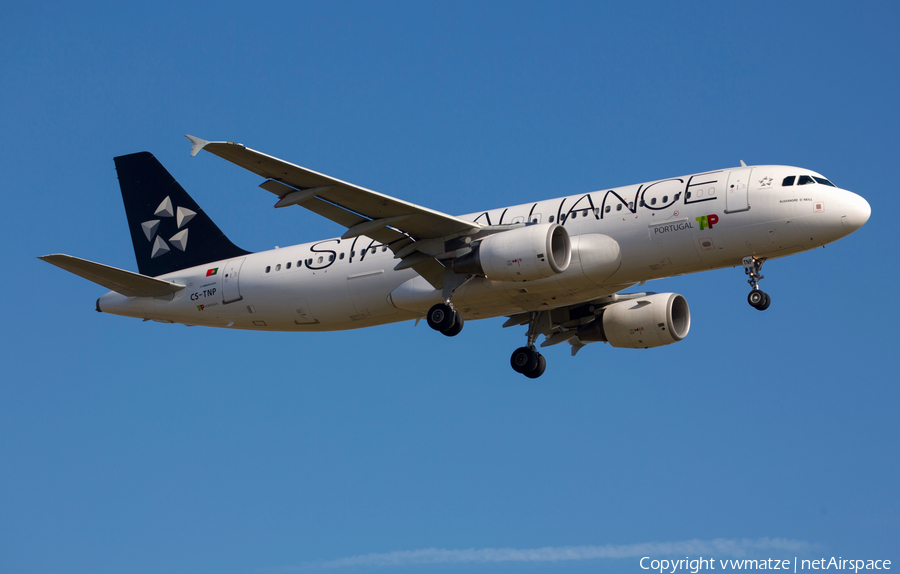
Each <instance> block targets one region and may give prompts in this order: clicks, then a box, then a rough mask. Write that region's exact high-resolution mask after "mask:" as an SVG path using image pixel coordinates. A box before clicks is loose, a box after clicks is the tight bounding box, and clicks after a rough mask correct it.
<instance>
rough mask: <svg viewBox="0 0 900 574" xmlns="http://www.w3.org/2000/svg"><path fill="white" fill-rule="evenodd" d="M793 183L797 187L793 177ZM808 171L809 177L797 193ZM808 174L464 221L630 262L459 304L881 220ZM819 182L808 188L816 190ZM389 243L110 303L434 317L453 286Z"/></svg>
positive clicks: (769, 175)
mask: <svg viewBox="0 0 900 574" xmlns="http://www.w3.org/2000/svg"><path fill="white" fill-rule="evenodd" d="M792 176H793V177H794V180H793V182H792V185H788V186H785V185H783V183H784V182H785V180H786V179H787V178H790V177H792ZM801 177H804V178H808V179H806V180H805V181H804V184H803V185H798V184H797V180H798V179H800V178H801ZM817 179H818V180H820V181H827V180H824V178H823V177H822V176H821V175H819V174H817V173H815V172H811V171H809V170H805V169H802V168H794V167H786V166H756V167H747V168H738V169H726V170H719V171H712V172H705V173H700V174H694V175H689V176H683V177H677V178H671V179H666V180H661V181H655V182H650V183H645V184H638V185H631V186H626V187H619V188H615V189H609V190H602V191H596V192H592V193H587V194H579V195H571V196H567V197H562V198H557V199H550V200H544V201H539V202H535V203H525V204H521V205H516V206H512V207H507V208H499V209H493V210H490V211H485V212H481V213H472V214H468V215H464V216H461V217H462V218H463V219H467V220H471V221H473V222H475V223H483V224H487V225H504V224H525V223H531V224H534V223H544V222H547V223H554V222H558V223H559V224H561V225H563V226H564V227H565V229H566V230H567V231H568V233H569V236H570V237H571V238H572V241H573V256H574V257H578V258H579V259H581V258H582V257H586V254H585V252H584V250H583V249H579V245H578V244H579V243H580V241H579V240H580V238H582V236H584V237H587V238H590V236H593V235H602V236H606V237H609V238H612V239H613V240H614V241H615V243H616V244H617V245H618V248H619V250H620V254H619V257H618V258H617V259H618V260H619V264H618V265H616V266H615V268H611V267H610V266H605V267H601V268H598V269H590V268H589V269H587V270H586V271H585V270H584V269H583V268H582V266H581V265H579V261H574V260H573V262H572V264H571V265H570V266H569V268H568V269H566V271H564V272H562V273H560V274H558V275H554V276H552V277H548V278H543V279H538V280H535V281H525V282H512V281H494V280H492V279H491V278H489V277H478V278H475V279H474V280H472V281H469V282H468V283H466V284H465V285H463V286H462V287H461V288H460V289H459V290H458V291H457V292H456V293H455V294H454V296H453V302H454V304H455V305H456V307H457V308H458V309H459V310H460V311H461V312H462V314H463V315H464V316H465V317H466V318H467V319H468V318H472V319H481V318H488V317H498V316H504V315H512V314H515V313H521V312H523V311H535V310H540V309H546V308H549V307H559V306H564V305H572V304H575V303H581V302H585V301H590V300H593V299H596V298H598V297H602V296H604V295H608V294H610V293H614V292H616V291H619V290H621V289H623V288H627V287H628V286H631V285H634V284H637V283H640V282H644V281H649V280H651V279H658V278H662V277H671V276H673V275H683V274H686V273H694V272H698V271H705V270H709V269H718V268H723V267H733V266H736V265H740V264H741V260H742V258H743V257H745V256H747V255H754V256H756V257H758V258H770V259H771V258H776V257H783V256H785V255H790V254H793V253H798V252H801V251H806V250H809V249H813V248H816V247H820V246H823V245H825V244H827V243H830V242H832V241H835V240H837V239H840V238H841V237H843V236H845V235H848V234H849V233H851V232H853V231H855V230H856V229H858V228H859V227H860V226H862V224H863V223H865V221H866V220H867V219H868V213H869V207H868V204H867V203H866V202H865V200H864V199H862V198H861V197H860V196H858V195H856V194H854V193H852V192H849V191H846V190H843V189H839V188H836V187H834V186H832V185H830V184H826V183H819V181H816V180H817ZM807 181H808V182H809V183H807ZM396 265H397V259H395V258H394V253H393V252H392V251H390V250H389V249H388V247H387V245H385V244H382V243H379V242H377V241H375V240H373V239H369V238H367V237H365V236H359V237H355V238H352V239H344V240H342V239H340V238H333V239H325V240H321V241H316V242H313V243H305V244H301V245H294V246H292V247H285V248H280V249H273V250H270V251H264V252H259V253H253V254H250V255H246V256H244V257H240V258H237V259H233V260H221V261H214V262H210V263H208V264H204V265H201V266H199V267H192V268H189V269H184V270H181V271H178V272H175V273H169V274H166V275H162V276H160V278H162V279H166V280H168V281H172V282H174V283H178V284H182V285H185V287H186V288H185V289H184V290H183V291H179V292H178V293H175V294H174V295H173V296H170V297H160V298H129V297H124V296H122V295H120V294H118V293H115V292H110V293H108V294H106V295H104V296H103V297H101V298H100V300H99V301H98V309H99V310H101V311H103V312H106V313H113V314H117V315H125V316H129V317H139V318H147V319H154V320H158V321H171V322H175V323H186V324H191V325H206V326H211V327H229V328H234V329H251V330H268V331H271V330H278V331H330V330H340V329H354V328H360V327H369V326H373V325H380V324H385V323H392V322H396V321H405V320H411V319H417V318H421V317H422V316H423V314H424V313H425V312H426V311H427V310H428V308H429V307H431V306H432V305H434V304H435V303H438V302H440V301H441V299H442V297H441V292H440V291H437V290H435V289H434V288H433V287H432V286H430V285H428V283H427V282H426V281H424V280H423V279H421V278H420V277H418V275H417V273H416V272H415V271H413V270H412V269H404V270H399V271H395V270H394V267H395V266H396Z"/></svg>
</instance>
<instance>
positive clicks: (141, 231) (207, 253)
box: [115, 152, 249, 277]
mask: <svg viewBox="0 0 900 574" xmlns="http://www.w3.org/2000/svg"><path fill="white" fill-rule="evenodd" d="M115 162H116V172H118V174H119V187H120V188H121V189H122V201H124V202H125V215H126V216H127V217H128V229H129V230H130V231H131V241H132V243H133V244H134V256H135V258H136V259H137V264H138V271H140V273H141V275H149V276H150V277H157V276H159V275H163V274H165V273H171V272H172V271H179V270H181V269H186V268H188V267H194V266H195V265H203V264H205V263H210V262H212V261H218V260H221V259H229V258H232V257H240V256H241V255H247V254H248V253H249V251H245V250H243V249H241V248H240V247H237V246H236V245H235V244H234V243H232V242H231V241H230V240H229V239H228V238H227V237H225V234H224V233H222V231H221V230H220V229H219V228H218V226H216V224H215V223H213V221H212V219H210V218H209V216H208V215H206V213H204V211H203V210H202V209H201V208H200V206H199V205H197V203H196V202H195V201H194V200H193V199H192V198H191V196H190V195H188V193H187V192H186V191H185V190H184V188H182V187H181V186H180V185H179V184H178V182H177V181H175V178H173V177H172V176H171V175H170V174H169V172H168V171H166V168H164V167H163V166H162V164H161V163H159V160H157V159H156V158H155V157H153V154H151V153H148V152H141V153H134V154H131V155H123V156H119V157H117V158H115Z"/></svg>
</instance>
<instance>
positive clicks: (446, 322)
mask: <svg viewBox="0 0 900 574" xmlns="http://www.w3.org/2000/svg"><path fill="white" fill-rule="evenodd" d="M427 319H428V326H429V327H431V328H432V329H434V330H435V331H440V332H441V333H444V332H445V331H449V330H450V329H451V328H452V327H453V323H454V320H455V319H456V310H455V309H453V308H452V307H451V306H450V305H447V304H446V303H438V304H437V305H435V306H433V307H432V308H431V309H429V310H428V317H427Z"/></svg>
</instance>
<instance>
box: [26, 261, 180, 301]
mask: <svg viewBox="0 0 900 574" xmlns="http://www.w3.org/2000/svg"><path fill="white" fill-rule="evenodd" d="M38 259H40V260H42V261H46V262H47V263H50V264H51V265H56V266H57V267H59V268H60V269H65V270H66V271H68V272H69V273H74V274H75V275H78V276H79V277H84V278H85V279H87V280H88V281H93V282H94V283H96V284H97V285H101V286H103V287H106V288H107V289H110V290H111V291H115V292H116V293H121V294H122V295H125V296H126V297H162V296H164V295H171V294H172V293H175V292H177V291H181V290H182V289H184V285H178V284H176V283H171V282H169V281H163V280H162V279H156V278H155V277H148V276H146V275H141V274H140V273H134V272H132V271H126V270H124V269H117V268H116V267H110V266H109V265H103V264H102V263H94V262H93V261H88V260H87V259H79V258H78V257H72V256H71V255H63V254H61V253H57V254H53V255H44V256H42V257H38Z"/></svg>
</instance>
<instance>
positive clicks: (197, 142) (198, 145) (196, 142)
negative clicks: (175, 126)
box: [184, 135, 209, 157]
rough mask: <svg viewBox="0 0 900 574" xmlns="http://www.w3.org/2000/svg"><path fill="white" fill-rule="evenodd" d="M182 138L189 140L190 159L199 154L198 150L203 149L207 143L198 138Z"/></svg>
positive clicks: (187, 136)
mask: <svg viewBox="0 0 900 574" xmlns="http://www.w3.org/2000/svg"><path fill="white" fill-rule="evenodd" d="M184 137H186V138H187V139H189V140H191V157H194V156H195V155H197V154H198V153H200V150H202V149H203V148H205V147H206V144H208V143H209V142H208V141H206V140H202V139H200V138H198V137H194V136H189V135H185V136H184Z"/></svg>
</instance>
